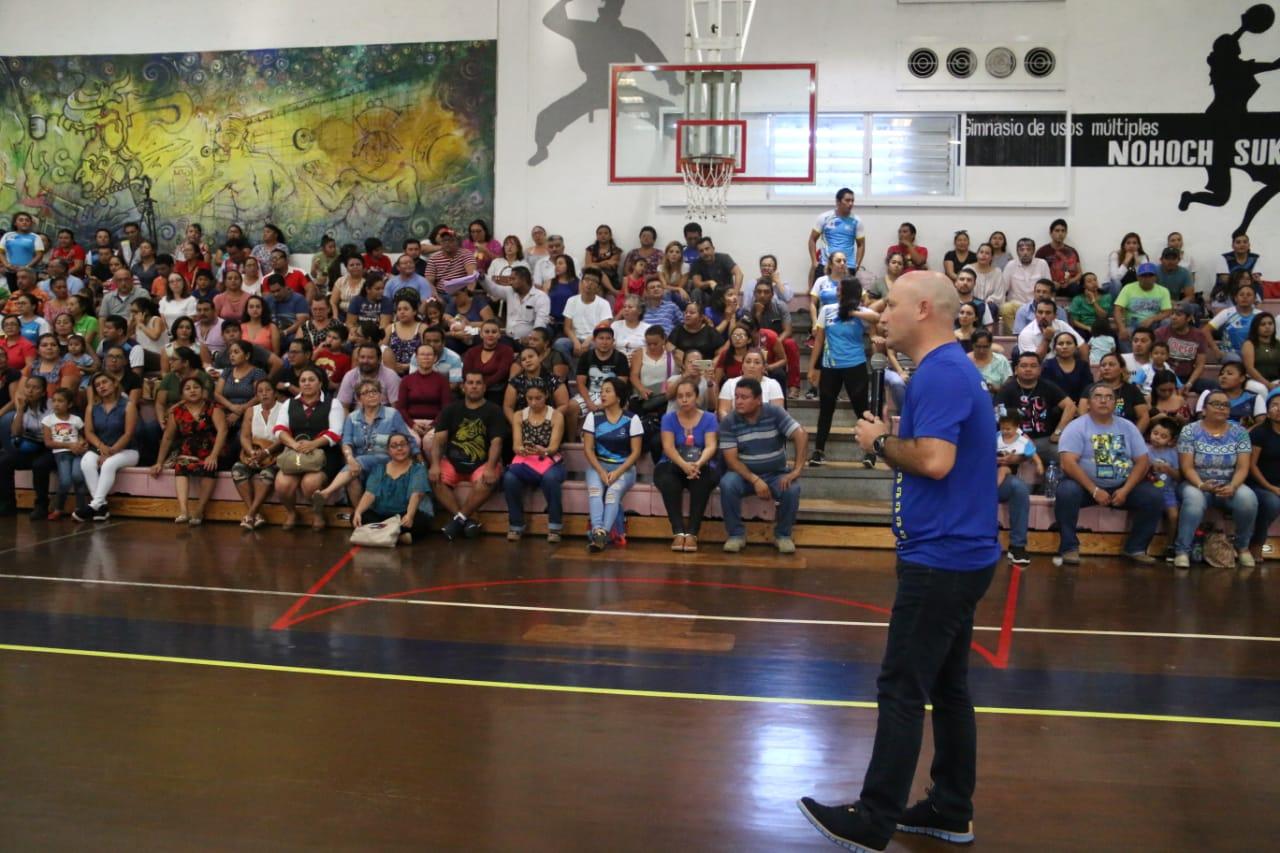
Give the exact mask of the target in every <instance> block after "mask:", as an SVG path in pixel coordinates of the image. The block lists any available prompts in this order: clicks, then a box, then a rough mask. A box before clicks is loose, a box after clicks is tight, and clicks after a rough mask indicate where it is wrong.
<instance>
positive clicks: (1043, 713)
mask: <svg viewBox="0 0 1280 853" xmlns="http://www.w3.org/2000/svg"><path fill="white" fill-rule="evenodd" d="M0 651H4V652H27V653H31V654H50V655H70V656H74V657H89V658H107V659H110V660H128V661H144V662H148V663H171V664H186V665H188V666H211V667H220V668H224V669H245V670H254V671H258V672H283V673H290V674H293V675H327V676H337V677H340V678H369V679H375V680H378V681H405V682H412V683H416V684H441V685H448V686H451V687H490V688H502V689H506V690H536V691H542V692H545V693H579V694H595V695H599V696H628V697H635V698H641V699H686V700H702V701H708V702H754V703H759V704H766V705H810V706H817V707H832V708H863V709H873V708H875V707H876V703H875V702H858V701H853V700H849V699H794V698H783V697H775V696H733V695H726V694H719V693H675V692H669V691H664V690H623V689H619V688H614V687H577V686H570V685H560V684H528V683H523V682H514V681H481V680H477V679H471V678H438V677H435V676H429V675H398V674H396V673H389V672H356V671H353V670H343V669H319V668H316V667H305V666H281V665H279V664H269V663H246V662H243V661H229V660H210V659H207V658H180V657H167V656H164V655H140V654H133V653H130V652H101V651H93V650H91V649H62V648H54V647H51V646H18V645H9V644H6V643H0ZM925 707H926V708H929V707H931V706H927V705H926V706H925ZM974 710H975V711H977V712H978V713H979V714H1003V715H1010V716H1026V717H1072V718H1077V719H1088V720H1128V721H1134V722H1144V723H1192V724H1196V725H1211V726H1238V727H1242V728H1256V729H1280V722H1276V721H1272V720H1233V719H1230V718H1226V717H1179V716H1168V715H1163V714H1121V713H1113V712H1109V711H1064V710H1053V709H1048V708H986V707H982V708H975V709H974Z"/></svg>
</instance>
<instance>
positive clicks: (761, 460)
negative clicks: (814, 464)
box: [720, 377, 809, 554]
mask: <svg viewBox="0 0 1280 853" xmlns="http://www.w3.org/2000/svg"><path fill="white" fill-rule="evenodd" d="M787 439H791V440H792V441H794V442H795V445H796V454H795V462H794V464H792V465H791V466H790V467H788V466H787ZM808 446H809V434H808V433H806V432H805V430H804V427H802V426H800V424H798V423H796V421H795V419H794V418H792V417H791V415H789V414H787V410H786V409H784V408H782V407H781V406H775V405H773V404H766V403H765V402H764V400H763V399H762V392H761V390H760V383H759V382H758V381H757V380H755V379H748V378H746V377H743V378H742V379H740V380H738V387H736V388H735V389H734V390H733V411H732V412H730V413H729V416H728V417H727V418H725V419H724V420H723V421H721V422H720V449H721V450H723V451H724V462H725V466H726V467H727V468H728V469H729V470H728V471H727V472H726V473H725V475H724V477H722V478H721V479H720V508H721V509H722V510H723V511H724V528H725V531H726V532H727V533H728V534H729V538H728V539H727V540H726V541H725V543H724V550H725V551H728V552H729V553H730V554H736V553H737V552H739V551H741V550H742V547H743V546H744V545H746V544H747V529H746V527H745V526H744V525H743V523H742V498H743V496H744V495H747V494H750V493H752V492H754V493H755V495H756V497H759V498H761V499H762V500H768V499H769V498H773V500H774V501H776V502H777V504H778V515H777V519H776V520H775V522H774V528H773V544H774V545H775V546H776V547H777V549H778V553H780V554H794V553H795V552H796V543H795V542H794V541H792V539H791V528H792V527H794V526H795V523H796V513H797V512H798V511H799V510H800V484H799V482H797V481H798V480H799V479H800V474H801V473H803V471H804V460H805V459H806V458H807V457H806V456H805V451H806V450H807V449H808Z"/></svg>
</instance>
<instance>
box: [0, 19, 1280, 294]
mask: <svg viewBox="0 0 1280 853" xmlns="http://www.w3.org/2000/svg"><path fill="white" fill-rule="evenodd" d="M552 5H553V0H469V2H467V3H456V2H442V0H413V2H409V0H365V2H362V3H355V4H353V3H350V2H340V0H254V2H246V0H223V2H221V3H218V4H215V5H210V4H208V3H196V2H189V0H164V2H160V1H159V0H135V2H129V3H115V2H87V0H65V2H62V3H59V4H57V5H56V7H52V6H51V7H40V6H38V5H35V6H29V7H27V9H26V11H25V12H23V13H21V14H12V15H9V16H7V18H6V26H5V28H4V29H3V31H0V54H4V55H24V54H25V55H29V54H68V53H150V52H160V51H166V50H174V51H183V50H227V49H252V48H266V47H288V46H307V45H328V44H361V43H379V42H420V41H437V40H455V39H492V38H497V39H498V42H499V74H498V80H499V93H498V124H497V127H498V131H497V135H498V139H497V153H498V163H497V175H496V178H497V187H498V191H497V192H498V194H497V199H496V201H495V210H496V217H495V218H496V223H495V225H496V232H497V234H498V235H499V236H501V235H503V234H507V233H517V234H519V235H521V237H526V236H527V234H528V231H529V227H530V226H531V225H532V224H534V223H535V222H537V223H540V224H543V225H546V226H547V227H548V228H551V229H554V230H556V231H560V232H563V233H564V234H565V237H566V239H567V242H568V243H569V247H570V249H571V250H572V251H573V253H574V255H575V256H577V257H579V258H580V257H581V250H582V248H583V246H584V245H585V244H586V243H587V242H589V241H590V240H591V239H593V232H594V228H595V226H596V224H598V223H600V222H608V223H610V224H612V225H613V227H614V231H615V233H616V235H617V237H618V240H619V242H620V243H621V244H622V245H624V246H626V247H631V246H633V245H635V242H636V239H635V234H636V232H637V231H638V230H639V228H640V226H641V225H644V224H652V225H654V226H656V227H657V229H658V232H659V234H660V237H661V239H662V240H663V241H665V240H667V239H670V238H678V237H679V231H680V226H681V225H682V224H683V222H684V216H683V211H682V210H680V209H679V208H674V207H665V206H659V205H658V198H659V194H658V190H657V189H656V188H654V187H650V186H640V187H637V186H618V187H611V186H609V185H607V183H606V176H607V162H606V158H607V154H608V150H607V149H608V115H607V111H606V110H600V111H598V112H597V113H596V114H595V120H594V122H588V121H587V120H586V119H581V120H579V121H577V122H576V123H574V124H573V125H572V126H571V127H569V128H568V129H567V130H566V131H565V132H563V133H561V134H560V135H559V136H558V137H557V138H556V139H555V141H554V143H553V144H552V146H551V150H550V156H549V157H548V158H547V160H546V161H544V162H543V163H541V164H540V165H538V166H536V167H533V168H530V167H529V166H527V165H526V163H527V160H528V158H529V157H530V155H531V154H532V153H533V151H534V143H533V125H534V120H535V118H536V116H537V113H538V111H539V110H541V109H542V108H543V107H545V106H546V105H547V104H549V103H550V102H551V101H553V100H554V99H556V98H558V97H560V96H561V95H563V94H565V93H567V92H569V91H571V90H572V89H574V88H576V87H577V86H579V85H580V84H581V83H582V81H583V79H584V78H583V74H582V72H581V71H580V69H579V68H578V66H577V63H576V58H575V51H574V46H573V45H572V44H571V43H570V42H569V41H568V40H566V39H565V38H563V37H561V36H559V35H556V34H555V33H552V32H550V31H549V30H547V29H546V28H545V27H544V26H543V25H542V17H543V15H544V14H545V13H546V11H547V10H548V9H550V8H551V6H552ZM1248 5H1249V3H1248V2H1245V1H1244V0H1227V2H1219V3H1204V2H1203V0H1126V2H1115V0H1061V2H1056V1H1055V0H1048V2H1043V1H1042V2H1016V1H1015V2H1005V3H987V2H981V3H963V2H948V3H941V4H917V3H904V4H899V3H898V2H897V0H759V3H758V8H757V10H756V16H755V21H754V24H753V27H752V31H751V37H750V41H749V43H748V46H747V50H746V55H745V57H744V59H745V61H752V62H756V61H764V62H783V61H815V62H817V63H818V64H819V110H820V111H821V110H838V109H858V110H885V109H892V110H905V111H913V110H951V111H958V110H975V111H993V112H999V111H1026V110H1044V111H1063V110H1070V111H1072V112H1077V113H1108V112H1114V113H1121V114H1124V113H1150V112H1172V113H1198V112H1202V111H1203V110H1204V108H1205V107H1206V106H1207V104H1208V103H1209V100H1210V98H1211V92H1210V90H1209V87H1208V67H1207V65H1206V64H1205V57H1206V56H1207V55H1208V52H1209V49H1210V47H1211V44H1212V41H1213V39H1214V38H1215V37H1216V36H1217V35H1218V34H1221V33H1225V32H1231V31H1234V30H1235V29H1236V27H1238V26H1239V20H1240V13H1241V12H1243V11H1244V9H1245V7H1246V6H1248ZM598 8H599V3H598V2H597V0H572V2H570V3H569V5H568V10H567V11H568V15H569V17H571V18H575V19H588V20H594V19H595V17H596V12H597V9H598ZM683 9H684V0H629V2H627V3H626V5H625V7H624V9H623V11H622V22H623V23H624V24H625V25H627V26H630V27H635V28H638V29H641V30H643V31H644V32H646V33H647V34H648V35H649V36H650V37H651V38H652V39H653V40H654V41H655V42H656V43H657V45H658V46H659V48H660V49H661V50H662V51H663V52H664V53H665V55H666V57H667V59H668V61H670V62H679V61H681V60H682V58H683V41H682V35H683V33H682V29H683V20H684V16H683ZM920 36H940V37H943V38H944V39H949V40H952V41H955V42H963V41H972V42H973V43H975V44H976V43H1002V42H1008V41H1011V40H1012V39H1015V38H1017V37H1019V36H1031V37H1033V38H1034V37H1040V38H1045V37H1047V38H1049V39H1051V40H1052V41H1053V42H1054V43H1055V44H1056V45H1059V46H1060V52H1059V55H1058V60H1059V63H1060V67H1061V68H1062V69H1063V70H1065V72H1066V80H1067V83H1066V88H1065V91H1059V92H1046V91H1038V92H1035V91H1033V92H1027V91H1019V92H999V91H984V92H974V91H951V92H926V91H901V90H900V89H899V83H900V80H901V73H900V71H899V68H898V66H899V65H900V64H901V61H902V56H901V48H900V46H899V43H900V42H901V41H902V40H904V39H909V38H914V37H920ZM1242 44H1243V46H1244V51H1243V54H1244V56H1245V57H1246V58H1256V59H1259V60H1270V59H1274V58H1276V57H1277V56H1280V26H1277V27H1274V28H1273V29H1272V30H1271V31H1270V32H1267V33H1264V34H1261V35H1246V36H1245V37H1244V39H1243V41H1242ZM630 59H632V57H629V56H619V57H618V58H617V61H628V60H630ZM1259 80H1260V82H1261V86H1262V87H1261V89H1260V91H1259V92H1258V93H1257V94H1256V95H1255V96H1254V97H1253V99H1252V102H1251V104H1250V107H1251V110H1252V111H1253V112H1265V111H1268V110H1277V109H1280V71H1278V72H1274V73H1273V75H1262V76H1261V77H1260V78H1259ZM994 171H997V172H1002V171H1008V172H1009V173H1010V178H1009V181H1010V182H1012V181H1013V180H1014V178H1013V177H1012V176H1013V175H1015V174H1019V173H1020V172H1021V170H994ZM996 177H997V179H1002V178H1000V176H999V175H997V176H996ZM976 178H977V176H976V173H975V175H974V176H973V179H975V180H976ZM1232 178H1233V183H1234V192H1233V194H1232V200H1231V202H1230V204H1229V205H1228V206H1226V207H1224V208H1206V207H1200V206H1195V207H1192V208H1191V209H1190V210H1189V211H1188V212H1186V213H1179V212H1178V210H1177V201H1178V196H1179V194H1180V193H1181V192H1182V191H1183V190H1187V189H1190V190H1198V189H1200V188H1201V187H1202V186H1203V185H1204V181H1205V171H1204V169H1202V168H1189V169H1188V168H1161V169H1151V168H1077V169H1074V170H1072V173H1071V175H1070V179H1069V187H1068V189H1069V191H1070V203H1069V204H1068V205H1067V206H1066V207H1043V206H1039V207H1034V208H1020V207H1018V206H1010V207H1004V208H992V207H959V208H957V207H945V208H939V207H925V206H897V207H864V208H863V209H862V210H861V211H860V214H861V215H862V216H863V217H864V219H865V220H866V223H867V232H868V256H867V262H868V265H869V266H873V267H875V266H878V265H879V255H880V253H881V252H882V251H883V249H884V248H885V247H887V246H888V245H889V244H890V243H892V242H894V240H895V237H894V234H895V230H896V226H897V224H898V223H899V222H901V221H903V220H911V221H912V222H914V223H915V224H916V225H917V226H918V228H919V230H920V239H921V242H922V243H923V244H924V245H926V246H928V247H929V249H930V250H931V252H933V253H935V254H936V256H937V257H938V258H939V260H940V259H941V255H942V253H943V252H944V251H945V250H946V249H948V248H949V247H950V241H951V232H952V231H953V230H954V229H955V228H958V227H964V228H967V229H969V231H970V232H971V234H973V235H974V236H975V237H983V236H985V235H986V234H987V233H988V232H989V231H990V230H992V229H993V228H1001V229H1003V230H1004V231H1005V232H1006V233H1007V234H1008V236H1009V238H1010V241H1011V242H1012V241H1013V240H1016V239H1017V238H1018V237H1019V236H1022V235H1024V234H1025V235H1029V236H1032V237H1034V238H1036V239H1037V241H1043V240H1044V239H1046V237H1047V226H1048V222H1049V221H1050V220H1051V219H1053V218H1055V217H1057V216H1064V217H1065V218H1067V220H1068V221H1069V222H1070V223H1071V238H1070V241H1071V242H1072V243H1073V244H1074V245H1075V246H1076V247H1077V248H1079V249H1080V251H1081V253H1082V255H1083V258H1084V261H1085V264H1086V266H1087V267H1088V268H1092V269H1095V270H1100V269H1101V268H1102V267H1103V266H1104V264H1105V261H1106V255H1107V253H1108V252H1109V251H1111V250H1113V249H1114V248H1116V246H1117V244H1118V243H1119V239H1120V236H1121V235H1122V234H1123V233H1124V232H1125V231H1128V230H1131V229H1132V230H1136V231H1138V232H1139V233H1140V234H1141V235H1142V237H1143V240H1144V242H1145V244H1146V246H1147V248H1148V250H1149V251H1152V252H1153V254H1154V252H1155V250H1158V249H1159V247H1161V246H1162V245H1163V240H1164V235H1165V234H1166V233H1167V232H1168V231H1170V230H1180V231H1182V232H1183V233H1184V234H1185V235H1186V239H1187V245H1188V247H1189V248H1190V249H1191V250H1192V251H1193V252H1194V253H1195V256H1196V258H1197V261H1198V262H1199V264H1200V267H1201V269H1202V270H1204V269H1210V268H1211V265H1212V261H1213V255H1215V254H1216V253H1218V252H1221V251H1225V250H1226V248H1228V247H1229V245H1228V244H1229V234H1230V231H1231V230H1232V229H1233V228H1234V227H1235V225H1236V224H1237V223H1238V222H1239V220H1240V218H1241V214H1242V211H1243V209H1244V205H1245V202H1246V201H1247V199H1248V197H1249V196H1250V195H1251V194H1252V192H1253V191H1254V190H1255V189H1256V188H1257V186H1258V185H1256V184H1254V183H1253V182H1252V181H1251V180H1249V178H1248V177H1247V176H1245V175H1244V174H1243V173H1240V172H1233V176H1232ZM1013 189H1014V190H1015V191H1014V192H1011V193H1009V197H1019V193H1017V192H1016V187H1014V188H1013ZM1029 194H1031V190H1030V189H1028V195H1029ZM821 209H823V205H818V204H815V205H812V206H803V207H768V208H751V207H733V208H731V210H730V220H729V224H728V225H717V226H715V227H714V228H713V227H710V226H709V227H708V228H707V230H708V233H711V234H712V235H713V236H715V237H716V238H717V243H718V245H719V246H720V247H721V249H722V250H724V251H728V252H730V253H732V254H734V255H735V257H736V258H737V259H738V261H739V262H740V263H741V264H742V266H743V267H744V269H746V270H748V271H750V270H753V269H754V266H755V256H756V255H757V254H759V253H760V252H763V251H772V252H775V253H777V254H778V255H779V256H780V257H781V259H782V264H783V270H784V272H785V273H789V274H790V275H789V277H792V278H795V279H798V278H799V277H800V276H801V272H800V267H801V266H802V265H803V264H805V259H804V253H803V249H804V241H805V239H806V237H807V235H808V231H809V227H810V224H811V223H812V220H813V218H814V216H816V214H817V213H818V212H819V211H820V210H821ZM1278 224H1280V202H1275V203H1273V204H1272V205H1271V206H1270V207H1268V208H1266V209H1264V210H1263V211H1262V213H1261V214H1260V215H1259V216H1258V218H1257V219H1256V220H1255V222H1254V224H1253V226H1252V227H1251V229H1250V231H1251V233H1252V234H1253V238H1254V246H1255V248H1256V249H1257V250H1259V251H1260V252H1262V254H1263V255H1264V257H1266V258H1275V259H1276V263H1275V264H1270V263H1264V268H1265V271H1267V272H1268V273H1269V277H1270V275H1275V277H1278V278H1280V274H1276V273H1274V272H1273V271H1274V270H1275V269H1277V268H1280V238H1276V237H1273V236H1272V235H1275V234H1277V232H1278V231H1280V229H1278V228H1277V225H1278ZM1203 282H1204V277H1203V276H1202V281H1201V283H1202V284H1203Z"/></svg>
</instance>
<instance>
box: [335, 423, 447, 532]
mask: <svg viewBox="0 0 1280 853" xmlns="http://www.w3.org/2000/svg"><path fill="white" fill-rule="evenodd" d="M386 450H387V458H386V461H385V462H383V463H382V464H380V465H378V466H377V467H375V468H374V469H373V470H372V471H370V472H369V478H368V480H367V481H366V483H365V491H364V493H363V494H362V495H361V496H360V500H359V502H357V503H356V508H355V512H353V513H352V514H351V525H352V526H353V527H359V526H360V525H362V524H373V523H375V522H379V521H386V520H387V519H388V518H392V517H397V518H399V519H400V544H401V545H412V544H413V543H414V542H416V541H420V540H422V539H424V538H426V535H427V532H428V530H430V527H431V518H432V516H434V515H435V510H434V509H433V508H432V506H431V484H430V482H429V481H428V479H427V469H426V467H425V466H424V465H423V464H422V462H421V461H419V460H418V458H417V456H416V454H415V448H414V445H413V442H412V441H410V440H409V438H408V436H404V435H400V434H396V435H393V436H391V438H390V439H388V440H387V447H386Z"/></svg>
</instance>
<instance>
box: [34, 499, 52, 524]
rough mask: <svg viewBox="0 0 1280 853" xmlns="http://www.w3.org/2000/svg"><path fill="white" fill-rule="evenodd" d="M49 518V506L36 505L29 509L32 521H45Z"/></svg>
mask: <svg viewBox="0 0 1280 853" xmlns="http://www.w3.org/2000/svg"><path fill="white" fill-rule="evenodd" d="M48 518H49V505H48V504H42V503H37V504H35V505H34V506H32V507H31V520H32V521H45V520H47V519H48Z"/></svg>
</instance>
